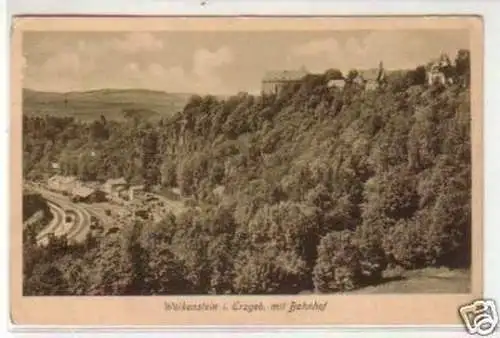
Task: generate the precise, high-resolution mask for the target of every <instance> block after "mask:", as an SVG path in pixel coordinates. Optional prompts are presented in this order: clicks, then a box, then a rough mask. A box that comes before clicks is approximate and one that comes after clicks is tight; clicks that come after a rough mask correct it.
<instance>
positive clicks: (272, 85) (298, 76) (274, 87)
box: [262, 67, 309, 94]
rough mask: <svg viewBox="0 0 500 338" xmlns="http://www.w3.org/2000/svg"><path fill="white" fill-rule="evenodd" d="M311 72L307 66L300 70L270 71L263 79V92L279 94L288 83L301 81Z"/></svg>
mask: <svg viewBox="0 0 500 338" xmlns="http://www.w3.org/2000/svg"><path fill="white" fill-rule="evenodd" d="M308 74H309V72H308V71H307V70H306V68H305V67H302V68H300V69H298V70H275V71H269V72H267V73H266V74H265V75H264V78H263V79H262V93H264V94H278V93H279V92H280V91H281V89H283V87H285V86H286V85H288V84H293V83H300V82H301V81H302V79H303V78H304V77H305V76H306V75H308Z"/></svg>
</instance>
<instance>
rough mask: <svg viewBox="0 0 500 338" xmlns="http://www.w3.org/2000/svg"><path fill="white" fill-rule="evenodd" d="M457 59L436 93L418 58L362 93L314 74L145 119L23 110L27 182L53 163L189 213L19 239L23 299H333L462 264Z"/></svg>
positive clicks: (464, 99)
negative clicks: (165, 195) (96, 232)
mask: <svg viewBox="0 0 500 338" xmlns="http://www.w3.org/2000/svg"><path fill="white" fill-rule="evenodd" d="M468 65H469V60H468V52H466V51H461V52H459V54H458V55H457V57H456V60H455V62H454V67H453V69H451V70H450V72H451V73H450V76H451V77H452V78H453V82H454V83H453V84H452V85H448V86H443V85H433V86H428V85H427V84H426V82H425V71H424V69H423V67H417V68H416V69H415V70H413V71H409V72H399V73H393V75H391V77H390V79H389V82H388V84H387V86H385V87H383V88H380V89H377V90H375V91H364V90H362V89H361V88H359V87H357V86H356V85H355V84H353V83H348V84H347V85H346V87H345V88H344V90H339V89H335V88H328V87H327V86H326V85H325V83H326V82H327V80H328V74H331V71H328V72H325V73H324V74H320V75H310V76H307V77H306V78H305V79H304V81H303V83H302V84H300V85H296V86H291V87H289V88H287V89H286V90H285V91H283V92H281V93H280V94H279V95H277V96H276V95H269V96H252V95H248V94H239V95H237V96H234V97H230V98H228V99H226V100H220V99H217V98H215V97H211V96H205V97H198V96H193V97H192V98H191V99H190V100H189V102H188V103H187V104H186V106H185V107H184V109H183V111H182V112H181V113H180V114H178V115H177V116H175V117H173V118H168V119H163V120H161V121H159V122H158V123H151V122H144V121H141V120H140V119H129V120H128V121H125V122H115V121H108V120H106V118H105V117H104V116H103V117H101V119H100V120H97V121H95V122H94V123H93V124H90V125H87V124H81V123H79V122H77V121H76V120H75V119H72V118H57V117H25V118H24V133H25V134H24V135H25V139H24V143H23V149H24V154H25V156H24V163H23V164H24V174H25V175H26V177H28V178H30V179H37V178H41V177H43V175H42V174H43V173H44V172H46V171H47V169H48V168H49V166H50V162H51V161H57V162H59V163H60V165H61V168H62V170H63V171H64V173H65V174H76V175H78V176H80V177H81V178H82V179H85V180H95V179H98V180H104V179H106V178H110V177H119V176H122V175H123V176H125V177H126V178H127V179H128V180H129V181H131V182H144V183H146V185H147V187H150V188H153V187H155V186H158V185H161V186H163V187H178V188H180V191H181V192H182V194H183V196H185V197H190V198H192V199H194V200H196V204H197V205H198V206H199V208H192V209H191V210H190V211H188V212H187V213H185V214H183V215H182V216H180V217H174V216H171V217H169V218H167V219H165V220H164V221H163V222H161V223H159V224H148V223H144V222H139V221H132V222H131V224H130V225H129V227H127V228H125V229H123V230H122V232H121V233H117V234H110V235H107V236H105V237H103V238H89V239H88V241H87V243H85V244H82V245H78V246H76V245H75V246H74V248H73V249H74V250H71V251H70V250H66V247H67V245H68V244H67V243H62V242H61V241H57V242H54V243H53V244H52V245H51V246H49V248H47V249H42V248H38V247H36V246H35V245H34V244H33V243H30V242H29V241H25V244H24V246H25V259H31V260H30V265H29V267H26V266H25V276H26V282H25V285H24V290H25V292H26V293H27V294H94V295H104V294H106V295H109V294H119V295H123V294H151V293H153V294H174V293H251V294H260V293H266V294H270V293H298V292H300V291H303V290H313V289H315V290H316V291H318V292H336V291H344V290H351V289H354V288H358V287H362V286H366V285H369V284H376V283H379V282H381V278H382V272H383V271H384V270H385V269H387V268H388V267H394V266H399V267H403V268H404V269H417V268H423V267H435V266H446V267H450V268H457V267H464V268H467V267H469V264H470V254H471V250H470V229H471V147H470V132H471V130H470V120H471V114H470V91H469V76H470V75H469V67H468Z"/></svg>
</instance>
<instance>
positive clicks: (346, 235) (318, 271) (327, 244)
mask: <svg viewBox="0 0 500 338" xmlns="http://www.w3.org/2000/svg"><path fill="white" fill-rule="evenodd" d="M361 261H362V255H361V251H360V249H359V248H358V246H357V245H356V242H355V240H354V237H353V233H352V232H350V231H341V232H330V233H328V234H327V235H326V236H324V237H323V238H322V239H321V241H320V244H319V245H318V259H317V260H316V265H315V266H314V271H313V282H314V286H315V288H316V289H317V290H318V291H320V292H332V291H346V290H352V289H355V288H357V287H359V286H360V285H361V284H362V280H363V275H362V272H363V270H362V265H361Z"/></svg>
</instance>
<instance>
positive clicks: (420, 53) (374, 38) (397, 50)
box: [23, 30, 469, 94]
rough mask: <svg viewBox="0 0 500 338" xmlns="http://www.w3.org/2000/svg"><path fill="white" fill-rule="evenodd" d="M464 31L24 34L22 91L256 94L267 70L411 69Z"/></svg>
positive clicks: (454, 45)
mask: <svg viewBox="0 0 500 338" xmlns="http://www.w3.org/2000/svg"><path fill="white" fill-rule="evenodd" d="M468 39H469V37H468V33H467V31H463V30H461V31H459V30H412V31H410V30H407V31H401V30H400V31H321V32H318V31H310V32H305V31H297V32H275V31H268V32H262V31H259V32H199V31H198V32H151V33H149V32H130V33H126V32H123V33H116V32H115V33H104V32H103V33H96V32H27V33H24V37H23V57H24V59H23V61H24V67H25V68H24V83H23V85H24V87H25V88H30V89H35V90H42V91H57V92H67V91H83V90H91V89H101V88H116V89H120V88H142V89H153V90H162V91H166V92H175V93H199V94H206V93H211V94H233V93H237V92H239V91H248V92H257V91H259V89H260V79H261V78H262V76H263V75H264V73H265V72H266V71H267V70H279V69H297V68H299V67H301V66H305V67H306V68H307V69H308V70H309V71H311V72H323V71H325V70H326V69H329V68H339V69H341V70H342V71H343V72H347V71H348V70H349V69H352V68H360V69H363V68H374V67H377V66H378V63H379V61H383V62H384V66H385V67H386V68H388V69H398V68H399V69H400V68H406V69H407V68H414V67H416V66H417V65H419V64H423V63H426V62H427V61H429V60H430V59H432V58H436V57H438V56H439V54H440V53H441V52H445V53H448V54H449V55H450V57H451V58H452V59H453V58H454V57H455V55H456V52H457V50H458V49H460V48H469V46H468Z"/></svg>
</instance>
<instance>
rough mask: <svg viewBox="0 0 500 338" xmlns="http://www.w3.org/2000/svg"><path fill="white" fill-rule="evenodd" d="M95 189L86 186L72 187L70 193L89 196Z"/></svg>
mask: <svg viewBox="0 0 500 338" xmlns="http://www.w3.org/2000/svg"><path fill="white" fill-rule="evenodd" d="M94 191H95V190H94V189H91V188H87V187H77V188H75V189H73V191H72V194H73V195H75V196H79V197H84V198H85V197H88V196H90V195H91V194H92V193H93V192H94Z"/></svg>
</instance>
